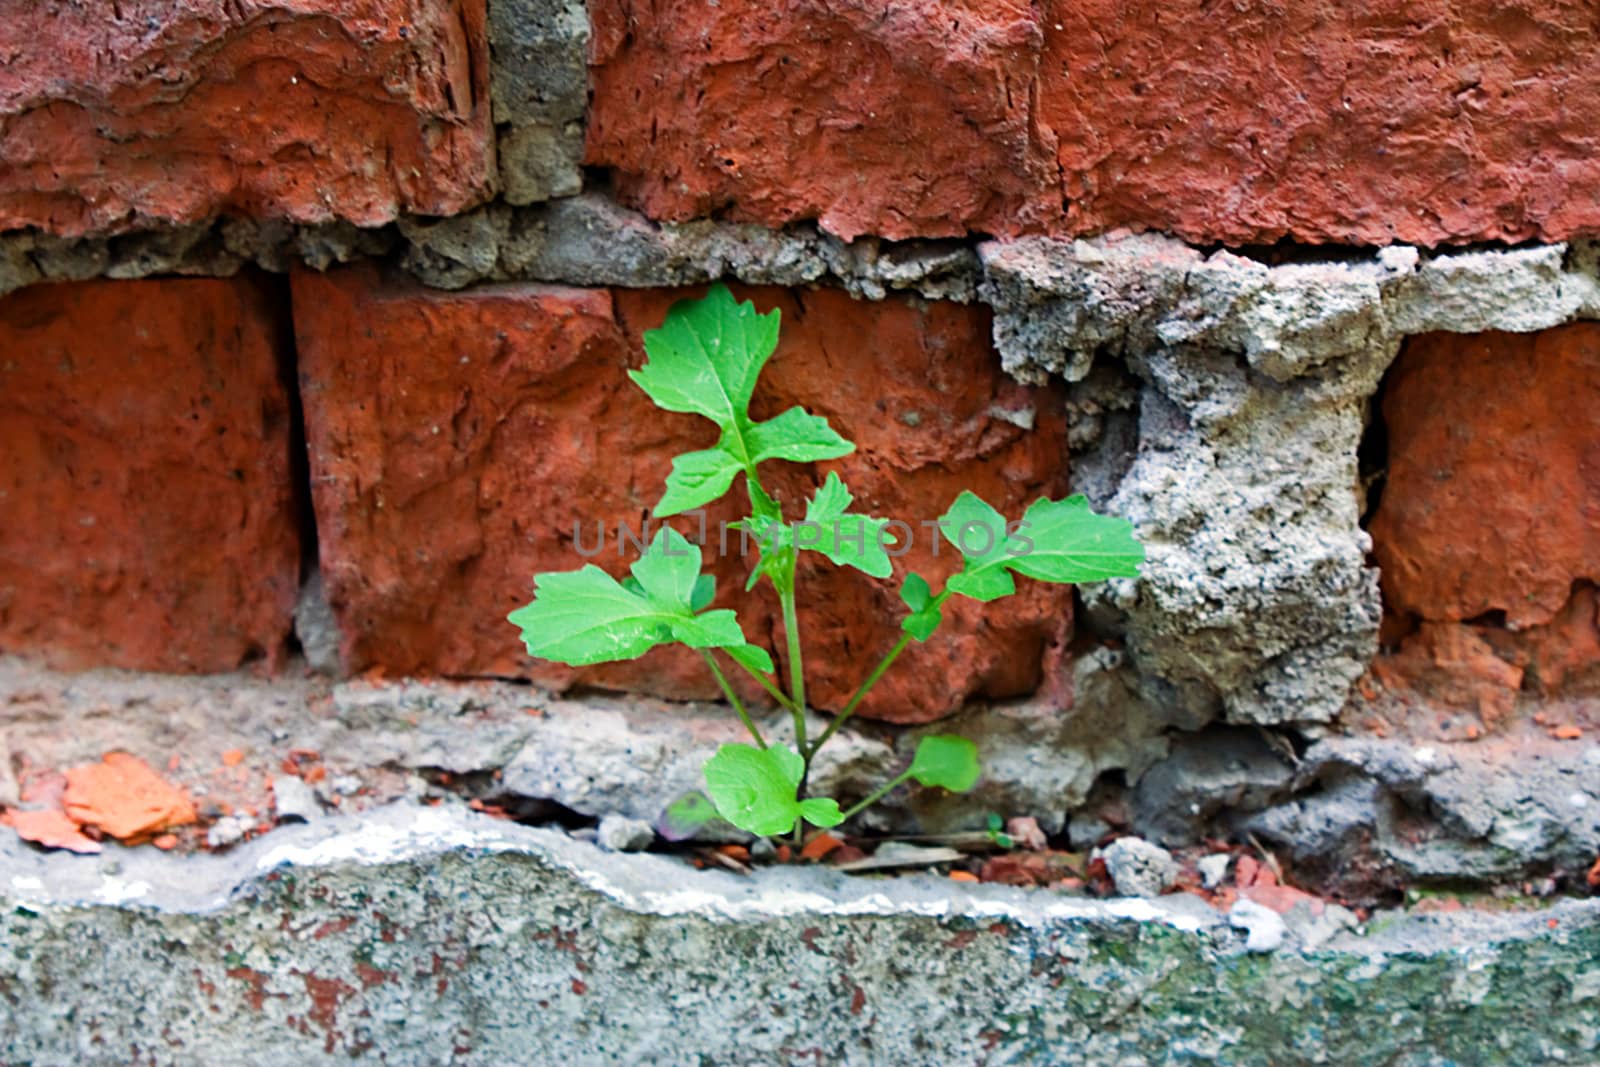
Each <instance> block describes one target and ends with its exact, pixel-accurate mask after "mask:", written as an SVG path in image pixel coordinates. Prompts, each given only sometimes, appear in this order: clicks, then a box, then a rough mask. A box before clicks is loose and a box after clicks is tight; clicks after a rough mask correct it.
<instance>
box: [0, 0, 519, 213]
mask: <svg viewBox="0 0 1600 1067" xmlns="http://www.w3.org/2000/svg"><path fill="white" fill-rule="evenodd" d="M3 21H4V25H3V28H0V54H5V55H8V56H10V57H12V59H13V62H11V63H10V64H9V65H8V66H7V68H6V73H5V75H4V76H3V78H0V230H8V229H18V228H22V227H28V226H32V227H37V228H39V229H41V230H43V231H45V232H47V233H52V234H59V235H64V236H69V237H76V236H82V235H86V234H92V233H95V232H121V231H124V230H128V229H133V228H138V227H141V226H146V225H151V224H182V223H193V222H202V221H204V220H207V219H209V218H210V217H212V216H214V215H217V214H236V215H241V216H250V217H258V218H274V219H285V220H291V221H296V222H307V223H323V222H332V221H335V220H347V221H350V222H354V223H357V224H359V225H365V226H372V225H378V224H381V223H385V222H389V221H391V220H393V219H394V218H395V217H396V216H398V215H399V214H401V213H402V212H424V213H432V214H448V213H450V212H454V211H459V210H461V209H463V208H466V207H470V206H472V205H473V204H474V203H476V202H478V201H479V200H480V199H482V198H483V197H484V196H485V195H486V194H487V192H488V190H489V187H490V185H491V184H492V182H493V177H494V149H493V143H492V139H491V131H490V116H489V103H488V77H487V73H488V72H487V66H488V65H487V63H486V62H484V61H483V60H484V54H485V52H486V50H487V49H486V40H485V31H484V5H483V2H482V0H406V2H405V3H403V4H401V5H395V4H392V3H382V2H379V0H337V2H336V0H282V2H275V3H271V4H268V3H263V2H258V0H240V2H238V3H233V4H229V5H224V6H218V5H211V4H196V3H191V2H188V0H124V2H122V3H121V4H119V5H118V6H117V8H116V11H115V13H114V14H108V13H106V12H104V11H102V10H100V9H98V8H91V7H81V6H73V5H66V6H63V5H39V4H20V5H16V7H15V9H14V10H13V11H11V12H10V14H9V15H8V17H7V18H6V19H4V20H3Z"/></svg>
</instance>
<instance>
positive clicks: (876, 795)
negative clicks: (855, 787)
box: [839, 770, 911, 826]
mask: <svg viewBox="0 0 1600 1067" xmlns="http://www.w3.org/2000/svg"><path fill="white" fill-rule="evenodd" d="M910 777H911V771H910V770H907V771H906V772H905V773H904V774H902V775H900V776H899V777H897V778H891V779H890V780H889V781H888V782H886V783H884V784H883V785H880V786H879V787H878V788H876V789H874V790H873V791H872V792H870V793H868V794H867V795H866V798H865V799H864V800H862V801H861V802H860V803H859V804H856V805H854V806H853V807H851V808H850V809H849V810H848V811H846V812H845V813H844V818H842V819H840V820H839V825H841V826H843V825H844V824H845V822H847V821H848V820H849V819H850V817H851V816H852V815H855V814H857V813H858V812H861V811H865V810H866V809H867V808H870V807H872V805H874V804H876V803H877V802H878V801H880V800H882V799H883V798H884V797H886V796H888V795H889V791H890V790H891V789H893V788H894V787H895V786H897V785H899V784H901V783H902V782H904V781H906V780H907V779H909V778H910Z"/></svg>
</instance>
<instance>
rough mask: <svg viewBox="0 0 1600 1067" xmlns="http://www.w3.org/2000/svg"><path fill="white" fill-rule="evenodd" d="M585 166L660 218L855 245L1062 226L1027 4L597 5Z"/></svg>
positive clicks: (1037, 36) (613, 1) (630, 0)
mask: <svg viewBox="0 0 1600 1067" xmlns="http://www.w3.org/2000/svg"><path fill="white" fill-rule="evenodd" d="M590 17H591V20H592V23H593V27H594V43H593V46H592V50H591V58H590V62H591V64H592V67H593V69H592V71H591V78H592V84H593V102H592V104H591V107H590V112H589V128H588V153H587V161H588V162H589V163H592V164H596V165H599V166H608V167H613V168H615V169H616V171H617V178H618V185H619V189H620V192H621V194H622V196H623V198H624V199H625V200H627V201H629V202H631V203H633V204H636V205H638V206H640V207H642V208H643V209H644V211H645V213H646V214H648V215H651V216H652V217H655V218H666V219H674V220H680V221H681V220H683V219H688V218H693V217H703V216H710V215H719V214H722V213H724V211H727V212H729V213H731V214H732V215H733V216H735V217H738V218H739V219H740V220H741V221H755V222H762V223H765V224H767V225H781V224H783V223H786V222H790V221H794V220H798V219H817V220H819V222H820V224H821V226H822V228H823V229H824V230H825V231H827V232H829V233H832V234H836V235H838V236H839V237H842V238H844V239H845V240H850V239H852V238H854V237H856V236H859V235H861V234H878V235H880V236H884V237H890V238H904V237H944V236H958V235H962V234H964V233H965V232H966V231H967V230H969V229H970V230H988V231H992V232H1005V231H1010V230H1015V229H1017V228H1018V227H1019V226H1021V225H1027V224H1029V223H1031V224H1033V225H1035V226H1039V225H1045V224H1049V223H1051V222H1053V221H1054V220H1055V219H1058V218H1059V216H1060V213H1061V204H1060V199H1059V195H1058V194H1057V193H1056V192H1055V191H1054V190H1052V189H1051V188H1050V186H1051V184H1052V183H1053V180H1054V179H1055V161H1054V159H1052V158H1051V156H1052V151H1053V147H1054V146H1053V143H1052V142H1053V140H1054V135H1053V134H1051V132H1050V131H1048V130H1045V129H1042V128H1040V127H1039V126H1038V125H1037V123H1036V122H1035V121H1034V116H1033V115H1032V109H1033V107H1034V105H1035V97H1034V94H1035V93H1036V92H1037V84H1036V81H1037V77H1036V66H1037V64H1038V62H1039V53H1040V45H1041V38H1042V30H1041V27H1040V25H1039V23H1038V21H1037V20H1036V17H1035V14H1034V11H1033V7H1032V5H1030V4H1028V3H1024V2H1021V0H999V2H996V0H987V2H983V3H972V2H967V0H956V2H948V3H946V2H940V0H916V2H914V3H909V4H899V5H894V4H887V3H882V2H876V0H875V2H870V3H862V4H852V5H844V6H829V5H819V4H812V3H792V2H791V3H781V4H776V5H775V4H770V3H757V2H754V0H737V2H729V3H724V4H721V5H719V6H718V7H716V8H711V7H707V6H705V5H702V4H695V3H687V2H675V3H665V4H644V3H637V2H635V0H600V2H597V3H594V4H592V5H591V14H590Z"/></svg>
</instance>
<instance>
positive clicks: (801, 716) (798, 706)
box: [778, 579, 809, 799]
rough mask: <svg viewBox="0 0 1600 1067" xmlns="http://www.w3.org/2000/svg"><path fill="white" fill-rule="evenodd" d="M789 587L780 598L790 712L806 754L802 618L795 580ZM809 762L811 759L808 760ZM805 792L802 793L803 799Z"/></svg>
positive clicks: (798, 746)
mask: <svg viewBox="0 0 1600 1067" xmlns="http://www.w3.org/2000/svg"><path fill="white" fill-rule="evenodd" d="M788 585H789V588H787V589H784V588H781V587H780V588H779V589H778V599H779V600H780V601H781V602H782V603H783V632H784V636H785V637H787V638H788V640H789V695H790V696H791V698H792V699H793V701H794V702H793V704H791V705H790V707H789V712H790V714H792V715H793V716H794V744H795V748H796V749H797V750H798V751H799V752H800V753H801V754H802V755H804V754H805V752H806V672H805V664H804V663H802V662H801V658H800V620H799V618H798V617H797V616H796V614H795V610H794V582H793V579H791V580H790V581H789V583H788ZM807 762H809V760H808V761H807ZM803 798H804V794H802V799H803Z"/></svg>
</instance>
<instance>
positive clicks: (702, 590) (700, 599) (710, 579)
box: [689, 574, 717, 611]
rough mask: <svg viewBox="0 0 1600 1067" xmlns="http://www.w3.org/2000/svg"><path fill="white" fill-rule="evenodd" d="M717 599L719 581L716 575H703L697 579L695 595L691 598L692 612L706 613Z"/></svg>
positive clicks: (690, 608) (690, 606) (690, 607)
mask: <svg viewBox="0 0 1600 1067" xmlns="http://www.w3.org/2000/svg"><path fill="white" fill-rule="evenodd" d="M716 598H717V579H716V576H715V575H711V574H702V575H701V576H700V577H699V578H697V579H695V583H694V593H693V595H691V596H690V597H689V610H690V611H704V610H706V608H709V607H710V606H711V602H712V601H713V600H715V599H716Z"/></svg>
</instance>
